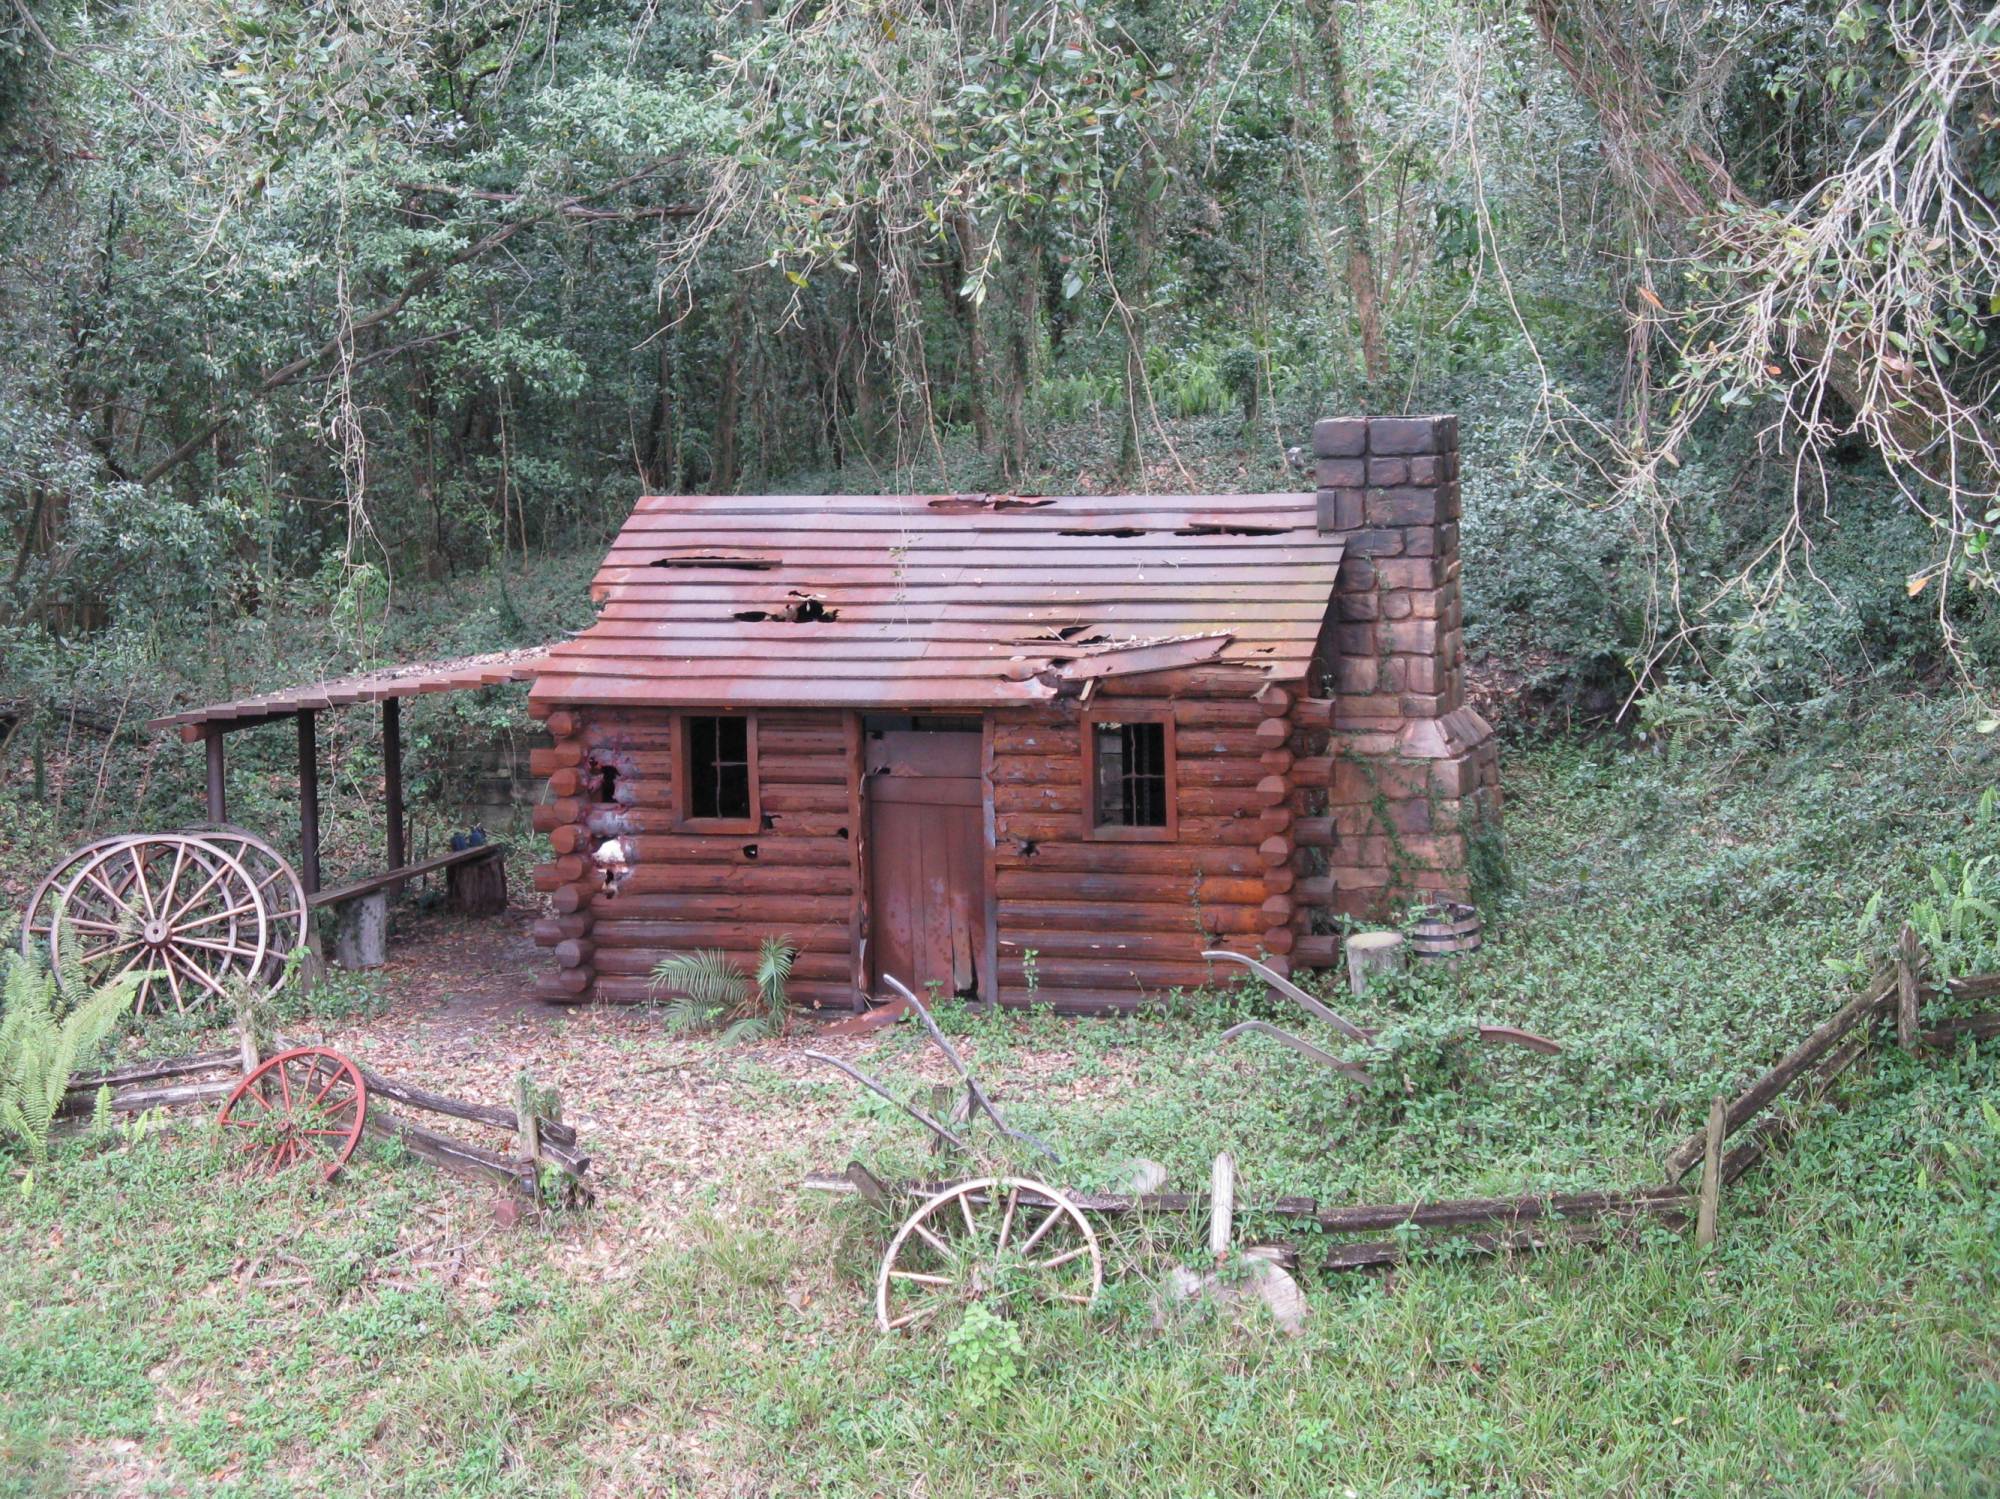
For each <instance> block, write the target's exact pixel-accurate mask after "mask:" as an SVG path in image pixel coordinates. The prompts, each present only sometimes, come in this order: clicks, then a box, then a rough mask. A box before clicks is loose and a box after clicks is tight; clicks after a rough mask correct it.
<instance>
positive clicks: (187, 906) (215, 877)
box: [167, 864, 229, 926]
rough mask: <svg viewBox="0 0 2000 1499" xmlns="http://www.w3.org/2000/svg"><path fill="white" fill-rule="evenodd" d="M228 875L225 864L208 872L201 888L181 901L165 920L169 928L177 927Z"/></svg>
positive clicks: (227, 868)
mask: <svg viewBox="0 0 2000 1499" xmlns="http://www.w3.org/2000/svg"><path fill="white" fill-rule="evenodd" d="M228 873H229V866H228V865H226V864H218V865H216V866H215V868H214V869H212V870H210V871H209V874H208V878H207V879H206V880H204V881H202V884H201V888H200V889H199V890H197V891H195V893H194V894H193V895H190V896H189V897H188V898H187V899H186V900H184V901H182V902H181V904H180V905H179V906H178V907H176V908H175V910H174V914H173V915H171V916H169V917H168V918H167V924H168V925H169V926H179V925H180V924H181V918H182V917H183V916H185V915H187V913H188V912H190V911H192V910H193V909H194V908H195V906H196V905H197V904H199V903H200V901H201V898H202V897H203V896H204V895H206V894H208V892H209V891H211V890H213V889H214V888H215V887H216V884H217V883H218V882H219V881H220V880H222V878H223V877H224V876H225V875H227V874H228Z"/></svg>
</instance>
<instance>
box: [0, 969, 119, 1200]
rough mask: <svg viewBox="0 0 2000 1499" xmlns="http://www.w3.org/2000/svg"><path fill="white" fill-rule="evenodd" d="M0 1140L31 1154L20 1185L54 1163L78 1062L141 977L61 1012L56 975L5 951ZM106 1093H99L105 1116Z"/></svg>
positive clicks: (110, 1025) (106, 1033)
mask: <svg viewBox="0 0 2000 1499" xmlns="http://www.w3.org/2000/svg"><path fill="white" fill-rule="evenodd" d="M0 970H4V977H0V1004H4V1010H0V1139H5V1140H6V1141H7V1142H8V1143H9V1144H10V1145H11V1146H12V1148H13V1149H14V1150H16V1151H18V1152H20V1153H21V1154H23V1155H25V1156H26V1157H27V1161H28V1168H29V1169H28V1173H27V1176H26V1177H25V1179H24V1180H23V1183H22V1190H23V1191H24V1192H25V1191H29V1190H32V1188H33V1186H34V1182H35V1177H36V1174H37V1173H38V1172H40V1171H42V1170H44V1169H45V1168H46V1167H47V1165H48V1162H49V1129H50V1126H51V1125H52V1124H53V1123H54V1121H55V1116H56V1110H57V1109H58V1108H59V1107H60V1106H61V1104H62V1101H63V1095H64V1093H65V1092H66V1091H67V1090H68V1088H69V1082H70V1079H71V1077H73V1076H74V1075H75V1073H76V1070H77V1068H78V1067H79V1066H80V1065H81V1064H82V1063H83V1062H85V1061H87V1060H88V1059H89V1057H90V1056H91V1055H92V1053H94V1052H95V1051H96V1050H97V1048H98V1047H99V1046H101V1045H103V1043H104V1042H105V1041H106V1040H107V1039H109V1037H110V1036H111V1033H112V1032H113V1031H114V1030H116V1029H117V1026H118V1022H119V1021H120V1019H122V1018H123V1017H124V1015H125V1013H126V1012H127V1011H128V1010H129V1009H130V1008H131V1005H132V991H133V989H134V987H135V985H136V980H135V979H133V978H131V977H129V976H128V977H126V978H124V979H120V980H116V981H114V982H112V983H109V984H106V985H105V986H104V987H103V988H101V989H98V990H97V991H96V992H95V993H92V994H89V995H87V996H85V997H83V998H81V999H79V1000H77V1001H76V1002H75V1003H74V1004H73V1005H72V1006H71V1007H70V1008H69V1010H68V1012H67V1013H65V1014H61V1015H59V1014H58V1006H57V1002H56V989H57V986H56V979H55V975H53V974H52V973H50V972H49V971H48V969H47V968H45V967H44V966H42V964H41V963H40V961H39V960H38V959H37V958H35V957H34V956H32V955H24V954H22V953H20V952H17V951H15V950H13V949H12V947H11V946H10V947H9V948H8V950H7V951H5V952H4V953H0ZM107 1102H108V1101H107V1100H106V1099H104V1098H102V1097H100V1098H99V1099H98V1104H97V1108H98V1114H99V1116H100V1119H101V1118H102V1116H103V1114H104V1113H105V1110H106V1108H107Z"/></svg>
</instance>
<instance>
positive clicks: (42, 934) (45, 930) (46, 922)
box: [21, 833, 132, 965]
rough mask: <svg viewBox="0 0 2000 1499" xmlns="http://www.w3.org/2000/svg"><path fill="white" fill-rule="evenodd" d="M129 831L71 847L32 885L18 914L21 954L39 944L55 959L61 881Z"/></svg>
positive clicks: (45, 954)
mask: <svg viewBox="0 0 2000 1499" xmlns="http://www.w3.org/2000/svg"><path fill="white" fill-rule="evenodd" d="M131 836H132V834H130V833H113V834H112V835H111V836H110V837H109V838H97V839H93V840H92V841H91V842H89V843H86V844H83V845H82V846H80V847H78V848H73V849H71V850H70V851H69V853H68V854H66V855H65V856H64V857H63V861H62V862H61V863H60V864H58V865H56V867H55V868H54V869H51V870H50V871H49V872H48V873H47V874H46V875H44V876H43V877H42V882H41V883H40V884H39V885H37V886H35V893H34V894H33V895H31V896H29V897H28V909H27V911H26V912H25V913H24V914H23V916H22V918H21V955H22V956H23V957H26V956H27V955H28V954H30V953H32V952H33V951H34V950H35V948H36V947H37V946H38V945H39V946H40V948H41V949H42V957H43V959H44V960H46V961H47V962H49V963H50V964H51V965H53V964H54V962H55V950H54V948H53V947H52V946H51V945H50V939H51V938H53V937H54V936H55V910H56V901H57V898H58V897H59V896H60V895H61V894H62V888H63V885H64V884H65V883H66V882H67V881H68V879H69V877H70V876H71V875H73V874H75V873H76V871H77V869H78V868H79V867H80V866H81V865H83V864H84V863H85V861H87V860H88V859H90V858H91V857H92V856H93V855H95V854H98V853H101V852H102V851H103V850H105V849H107V848H110V847H111V846H112V845H113V844H115V843H123V842H124V841H125V840H126V839H127V838H130V837H131Z"/></svg>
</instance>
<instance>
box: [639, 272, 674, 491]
mask: <svg viewBox="0 0 2000 1499" xmlns="http://www.w3.org/2000/svg"><path fill="white" fill-rule="evenodd" d="M653 344H654V349H655V355H654V366H653V371H654V372H653V410H652V416H651V419H650V420H649V421H648V423H647V427H646V461H645V463H644V464H642V465H641V469H642V473H641V475H640V477H641V479H642V480H643V481H644V483H645V485H646V487H647V488H648V489H649V490H651V491H653V492H654V493H655V494H672V493H673V492H674V491H675V490H676V489H678V488H679V487H680V466H681V449H680V424H679V422H678V421H676V420H675V413H674V329H673V319H672V318H670V317H668V315H667V310H666V308H665V307H662V308H661V309H660V313H659V320H658V323H657V325H656V326H655V328H654V330H653Z"/></svg>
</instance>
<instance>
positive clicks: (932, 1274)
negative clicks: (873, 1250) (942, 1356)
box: [875, 1176, 1104, 1332]
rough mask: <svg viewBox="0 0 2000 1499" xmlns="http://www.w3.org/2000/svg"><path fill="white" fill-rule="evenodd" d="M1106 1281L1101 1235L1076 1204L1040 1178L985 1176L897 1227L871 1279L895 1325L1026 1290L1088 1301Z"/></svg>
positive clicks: (884, 1314)
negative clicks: (1099, 1235) (1031, 1179)
mask: <svg viewBox="0 0 2000 1499" xmlns="http://www.w3.org/2000/svg"><path fill="white" fill-rule="evenodd" d="M1103 1288H1104V1257H1103V1255H1102V1254H1100V1253H1099V1252H1098V1248H1097V1235H1096V1234H1095V1233H1093V1232H1092V1231H1091V1227H1090V1223H1089V1221H1088V1220H1087V1219H1086V1218H1085V1217H1084V1216H1083V1213H1082V1210H1081V1209H1079V1208H1078V1207H1077V1205H1076V1204H1075V1203H1073V1202H1071V1201H1070V1199H1069V1198H1068V1197H1066V1196H1064V1195H1063V1194H1062V1192H1060V1191H1058V1190H1057V1189H1056V1188H1054V1187H1050V1186H1045V1185H1044V1184H1043V1183H1041V1182H1038V1181H1029V1180H1027V1179H1026V1178H1022V1177H993V1176H983V1177H980V1178H978V1179H977V1180H974V1181H966V1182H960V1183H958V1184H957V1185H956V1186H952V1187H947V1188H945V1189H944V1190H943V1191H942V1192H939V1193H938V1194H937V1195H935V1196H934V1197H931V1198H930V1199H929V1200H927V1201H926V1202H925V1203H924V1204H923V1205H922V1206H920V1207H919V1208H918V1209H917V1210H916V1211H915V1212H914V1213H912V1214H911V1215H910V1216H909V1218H908V1219H907V1220H905V1222H904V1223H903V1226H902V1227H901V1228H899V1229H897V1230H896V1237H895V1238H894V1239H892V1240H890V1241H889V1249H888V1252H887V1253H886V1254H884V1255H883V1256H882V1269H881V1272H880V1273H879V1274H878V1275H877V1276H876V1280H875V1320H876V1321H877V1322H878V1323H879V1324H880V1325H881V1327H882V1330H883V1331H884V1332H894V1331H896V1329H898V1328H901V1327H914V1326H916V1325H918V1324H919V1323H922V1322H925V1321H928V1320H930V1319H931V1318H934V1317H936V1316H937V1315H938V1314H939V1313H940V1312H944V1311H946V1310H948V1309H950V1308H954V1307H956V1308H959V1309H961V1310H962V1309H963V1308H965V1307H966V1306H969V1305H970V1304H971V1303H973V1302H975V1301H985V1302H989V1303H995V1304H999V1303H1005V1302H1007V1301H1009V1300H1012V1299H1014V1298H1017V1297H1024V1296H1025V1297H1032V1298H1034V1299H1037V1300H1041V1301H1068V1302H1073V1303H1075V1304H1076V1305H1078V1306H1089V1305H1090V1304H1091V1303H1092V1302H1094V1301H1095V1300H1097V1293H1098V1292H1099V1291H1101V1290H1102V1289H1103Z"/></svg>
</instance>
